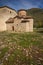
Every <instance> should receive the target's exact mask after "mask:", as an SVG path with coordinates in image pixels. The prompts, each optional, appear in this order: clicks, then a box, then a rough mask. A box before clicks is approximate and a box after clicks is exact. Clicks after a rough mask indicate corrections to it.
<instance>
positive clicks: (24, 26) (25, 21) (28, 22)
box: [6, 9, 33, 32]
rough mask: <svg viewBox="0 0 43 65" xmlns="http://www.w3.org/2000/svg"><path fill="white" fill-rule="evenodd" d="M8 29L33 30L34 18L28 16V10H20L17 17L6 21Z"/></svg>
mask: <svg viewBox="0 0 43 65" xmlns="http://www.w3.org/2000/svg"><path fill="white" fill-rule="evenodd" d="M6 30H7V31H14V32H33V18H32V17H31V16H27V13H26V10H24V9H21V10H18V13H17V15H16V16H15V17H13V18H9V19H8V20H7V21H6Z"/></svg>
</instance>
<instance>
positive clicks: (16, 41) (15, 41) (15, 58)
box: [0, 32, 43, 65]
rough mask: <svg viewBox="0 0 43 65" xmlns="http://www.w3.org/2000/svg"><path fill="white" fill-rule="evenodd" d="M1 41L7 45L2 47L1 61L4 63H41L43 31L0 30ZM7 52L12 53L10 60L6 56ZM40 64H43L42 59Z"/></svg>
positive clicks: (16, 64) (7, 64)
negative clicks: (16, 31) (10, 31)
mask: <svg viewBox="0 0 43 65" xmlns="http://www.w3.org/2000/svg"><path fill="white" fill-rule="evenodd" d="M1 43H2V45H5V48H0V49H1V50H0V51H1V54H0V61H3V65H20V64H21V65H31V64H33V65H39V64H38V63H39V61H40V60H39V61H38V58H40V57H41V58H42V59H43V33H35V32H33V33H9V32H0V45H1ZM2 45H1V46H2ZM6 45H7V46H6ZM26 51H28V52H26ZM36 51H37V52H38V54H37V53H36ZM6 52H7V53H8V54H10V56H8V57H7V59H8V60H6V58H4V56H5V53H6ZM29 53H30V54H29ZM27 54H28V55H27ZM31 56H32V57H31ZM3 59H4V60H3ZM40 65H43V62H42V60H41V61H40Z"/></svg>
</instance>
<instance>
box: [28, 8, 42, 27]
mask: <svg viewBox="0 0 43 65" xmlns="http://www.w3.org/2000/svg"><path fill="white" fill-rule="evenodd" d="M27 15H31V16H32V17H33V18H34V27H43V9H40V8H32V9H28V10H27Z"/></svg>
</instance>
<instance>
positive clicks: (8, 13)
mask: <svg viewBox="0 0 43 65" xmlns="http://www.w3.org/2000/svg"><path fill="white" fill-rule="evenodd" d="M16 15H17V13H16V11H15V10H12V9H10V8H7V7H4V8H0V31H5V30H6V23H5V22H6V21H7V20H8V19H9V18H10V17H12V18H13V17H15V16H16Z"/></svg>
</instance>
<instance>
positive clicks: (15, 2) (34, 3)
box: [0, 0, 43, 10]
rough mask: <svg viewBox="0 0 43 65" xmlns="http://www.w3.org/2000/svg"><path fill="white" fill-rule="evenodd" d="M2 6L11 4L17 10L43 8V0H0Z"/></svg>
mask: <svg viewBox="0 0 43 65" xmlns="http://www.w3.org/2000/svg"><path fill="white" fill-rule="evenodd" d="M0 6H9V7H11V8H13V9H15V10H18V9H30V8H43V0H0Z"/></svg>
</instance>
